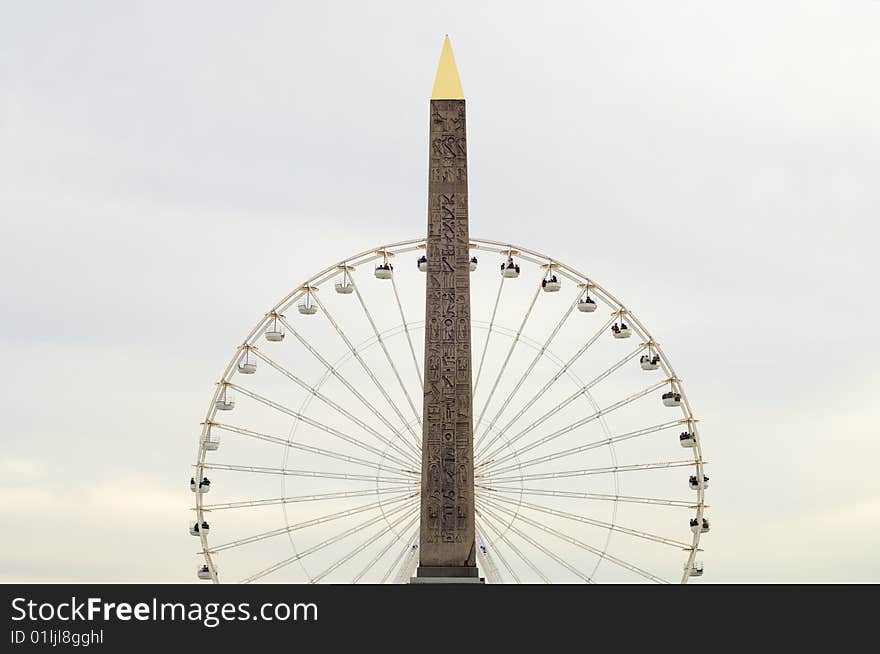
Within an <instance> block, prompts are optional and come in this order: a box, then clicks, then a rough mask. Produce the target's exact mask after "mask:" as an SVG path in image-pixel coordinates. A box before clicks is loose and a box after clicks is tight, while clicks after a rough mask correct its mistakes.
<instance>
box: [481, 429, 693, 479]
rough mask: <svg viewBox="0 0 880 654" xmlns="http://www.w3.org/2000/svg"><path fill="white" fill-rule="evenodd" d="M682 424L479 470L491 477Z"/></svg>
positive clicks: (621, 435) (643, 430)
mask: <svg viewBox="0 0 880 654" xmlns="http://www.w3.org/2000/svg"><path fill="white" fill-rule="evenodd" d="M680 424H682V421H681V420H673V421H671V422H664V423H661V424H659V425H654V426H652V427H645V428H644V429H637V430H635V431H630V432H627V433H625V434H618V435H617V436H610V437H608V438H603V439H602V440H598V441H593V442H591V443H585V444H584V445H578V446H577V447H570V448H567V449H564V450H559V451H558V452H553V453H552V454H546V455H544V456H539V457H536V458H534V459H529V460H527V461H518V462H517V463H515V464H512V465H509V466H504V467H501V468H495V467H493V466H492V464H491V463H488V462H487V463H486V464H485V465H484V466H483V467H482V468H481V472H483V473H485V474H486V476H487V477H491V475H500V474H504V473H506V472H509V471H511V470H523V469H524V468H529V467H532V466H536V465H539V464H541V463H547V462H549V461H557V460H559V459H563V458H565V457H569V456H574V455H575V454H581V453H583V452H587V451H589V450H594V449H597V448H600V447H604V446H606V445H611V444H613V443H619V442H621V441H626V440H629V439H631V438H638V437H639V436H647V435H649V434H655V433H657V432H661V431H664V430H666V429H672V428H673V427H677V426H678V425H680Z"/></svg>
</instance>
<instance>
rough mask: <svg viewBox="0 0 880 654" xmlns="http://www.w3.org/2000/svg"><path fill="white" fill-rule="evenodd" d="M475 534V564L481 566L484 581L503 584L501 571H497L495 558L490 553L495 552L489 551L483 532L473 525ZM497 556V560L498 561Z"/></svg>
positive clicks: (493, 550) (493, 549)
mask: <svg viewBox="0 0 880 654" xmlns="http://www.w3.org/2000/svg"><path fill="white" fill-rule="evenodd" d="M475 533H476V540H477V563H478V564H480V565H481V567H482V569H483V570H484V572H485V575H486V581H488V582H489V583H490V584H501V583H504V578H503V577H502V576H501V571H500V570H499V569H498V566H497V565H496V564H495V557H494V555H493V554H492V552H495V548H494V547H493V548H492V552H490V551H489V548H490V547H491V546H490V545H489V542H488V541H487V540H486V537H485V535H484V534H483V530H482V529H480V527H478V526H476V525H475ZM496 554H497V552H496ZM500 558H501V557H500V555H499V559H500Z"/></svg>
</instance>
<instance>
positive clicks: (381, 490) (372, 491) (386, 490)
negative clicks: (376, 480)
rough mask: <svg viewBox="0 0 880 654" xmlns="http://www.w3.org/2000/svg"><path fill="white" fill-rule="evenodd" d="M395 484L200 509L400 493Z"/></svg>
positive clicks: (222, 504)
mask: <svg viewBox="0 0 880 654" xmlns="http://www.w3.org/2000/svg"><path fill="white" fill-rule="evenodd" d="M400 492H401V488H400V486H399V485H397V486H380V487H377V488H368V489H366V490H357V491H336V492H333V493H314V494H311V495H291V496H287V497H272V498H266V499H259V500H241V501H238V502H222V503H219V504H203V505H202V511H221V510H223V509H250V508H253V507H258V506H275V505H278V504H298V503H301V502H320V501H324V500H338V499H345V498H351V497H366V496H369V495H388V494H390V493H400Z"/></svg>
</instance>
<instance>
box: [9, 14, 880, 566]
mask: <svg viewBox="0 0 880 654" xmlns="http://www.w3.org/2000/svg"><path fill="white" fill-rule="evenodd" d="M445 33H449V34H450V35H451V37H452V39H453V46H454V49H455V53H456V57H457V59H458V64H459V69H460V71H461V75H462V81H463V84H464V88H465V93H466V95H467V98H468V130H469V134H468V138H469V162H470V185H471V188H470V192H471V198H470V203H471V205H470V206H471V225H472V227H471V233H472V234H473V235H475V236H482V237H486V238H497V239H501V240H506V241H510V242H513V243H522V244H524V245H528V246H531V247H533V248H535V249H537V250H540V251H543V252H547V253H550V254H551V255H552V256H555V257H556V258H558V259H560V260H562V261H565V262H568V263H571V264H572V265H574V266H575V267H577V268H580V269H581V270H584V271H586V272H588V274H592V275H594V276H595V277H596V278H597V279H598V280H600V281H601V282H602V283H604V284H605V285H606V286H607V287H608V288H610V289H612V290H613V291H614V292H615V293H616V294H617V295H618V296H619V297H621V298H623V299H624V300H625V301H626V303H627V304H628V306H630V307H631V308H633V309H634V310H635V311H636V312H637V313H638V314H639V315H640V316H641V317H642V319H643V320H644V321H645V322H646V323H647V324H649V325H650V328H651V329H652V331H653V332H654V334H655V336H657V337H658V339H659V340H661V342H662V343H663V345H664V347H665V349H666V351H667V353H669V354H670V356H671V357H672V358H673V360H674V362H675V367H676V369H677V371H678V372H679V374H680V375H681V376H682V377H683V378H684V380H685V382H686V384H687V388H688V392H689V397H690V399H691V402H692V403H693V404H694V406H695V408H696V411H697V413H698V415H699V417H700V418H701V420H702V422H701V425H702V429H703V432H704V448H705V454H706V458H707V459H708V460H709V461H710V462H711V473H712V482H713V486H712V488H711V492H710V494H709V502H710V504H711V505H712V517H713V533H712V534H711V536H710V537H707V540H706V541H705V546H706V552H705V554H704V555H703V557H702V558H703V559H704V560H705V562H706V569H707V573H706V577H705V579H706V580H707V581H709V580H710V581H730V582H737V581H758V580H766V581H875V582H876V581H880V555H878V552H880V491H878V489H877V484H876V475H877V463H876V462H877V460H878V458H880V434H878V428H877V425H878V424H880V406H878V402H877V398H878V396H880V373H878V370H877V366H876V363H875V355H874V354H873V352H874V349H875V348H874V347H873V345H872V344H871V329H872V327H871V326H872V325H873V324H874V323H875V322H876V321H877V319H878V317H880V315H878V314H880V311H878V308H877V304H876V302H875V301H874V298H875V295H876V289H877V279H878V278H880V264H878V262H877V261H878V259H877V243H878V242H880V227H878V221H877V217H878V213H880V186H878V170H880V119H878V116H880V76H878V75H877V70H878V65H880V39H878V38H877V34H878V33H880V2H873V1H869V0H847V1H836V2H832V1H831V0H827V1H824V2H823V1H806V0H804V1H795V0H792V1H788V2H784V1H781V0H780V1H773V2H766V1H760V2H759V1H747V2H737V3H722V2H705V1H698V0H693V1H689V2H685V1H675V2H663V3H659V2H649V1H638V2H637V1H631V2H615V3H610V2H583V1H581V2H571V3H565V2H544V3H534V2H529V3H523V2H509V1H507V2H480V3H474V2H452V1H450V2H446V3H442V6H440V5H432V6H429V5H428V4H427V3H419V2H369V3H362V2H328V3H305V2H254V3H248V4H247V5H244V4H242V3H234V2H189V3H180V2H149V3H146V2H143V3H140V2H80V3H52V2H14V1H11V0H5V1H2V2H0V243H2V245H3V256H2V258H0V276H2V279H3V282H2V284H0V300H2V306H3V307H4V311H3V320H2V321H0V356H2V360H3V361H4V364H5V366H4V368H5V374H4V375H3V393H2V397H3V400H4V407H5V411H4V412H3V421H2V424H3V427H2V444H3V453H2V455H0V498H2V500H0V521H2V523H3V524H4V525H5V526H6V529H5V530H4V538H3V539H2V542H0V580H3V581H16V580H59V581H68V580H73V581H77V580H80V581H82V580H100V581H126V580H136V581H150V580H162V581H190V580H192V578H193V568H194V565H195V562H196V561H195V559H194V557H193V556H192V555H193V552H194V550H195V549H196V548H195V547H194V546H193V541H194V539H192V538H190V537H189V536H188V535H187V534H186V532H185V530H184V523H185V522H186V520H187V519H188V516H189V515H190V512H189V510H188V507H189V506H190V505H191V502H192V496H191V494H190V492H189V490H188V488H187V482H188V479H189V476H190V467H189V466H190V464H191V463H192V462H193V455H194V451H195V448H196V441H197V437H198V423H199V422H200V420H201V419H202V418H203V415H204V410H205V407H206V405H207V403H208V400H209V397H210V393H211V392H212V390H213V383H214V382H215V381H216V379H217V376H218V374H219V373H220V371H222V369H223V367H224V365H225V363H226V361H227V360H228V358H229V357H230V356H231V355H232V353H233V349H234V347H235V346H236V345H237V344H238V343H240V342H241V339H242V337H243V335H244V334H246V332H247V331H248V329H249V328H250V327H251V326H252V325H253V324H254V322H255V321H256V320H257V319H258V318H259V317H260V316H262V314H263V312H264V311H265V310H266V309H267V308H268V307H270V306H271V305H272V304H273V303H274V302H275V301H276V300H277V299H278V298H280V297H282V296H283V295H284V294H285V293H286V292H287V291H288V290H289V289H290V288H291V287H293V286H294V285H295V284H296V283H298V282H300V281H301V280H302V279H304V278H305V277H306V276H307V275H309V274H310V273H312V272H314V271H316V270H318V269H320V268H323V267H325V266H326V265H328V264H330V263H333V262H334V261H336V260H338V259H340V258H341V257H343V256H345V255H346V254H348V253H352V252H356V251H360V250H362V249H365V248H368V247H370V246H372V245H375V244H378V243H382V242H393V241H397V240H403V239H407V238H415V237H418V236H420V235H422V234H423V232H424V224H425V218H424V215H425V191H426V181H425V180H426V165H425V164H426V161H427V135H426V129H427V125H428V121H427V98H428V96H429V95H430V88H431V83H432V81H433V74H434V68H435V66H436V61H437V57H438V54H439V50H440V45H441V42H442V37H443V35H444V34H445Z"/></svg>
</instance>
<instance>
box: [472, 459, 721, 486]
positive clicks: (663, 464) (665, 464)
mask: <svg viewBox="0 0 880 654" xmlns="http://www.w3.org/2000/svg"><path fill="white" fill-rule="evenodd" d="M703 463H705V461H704V462H703ZM693 465H696V462H695V461H694V460H693V459H691V460H685V461H658V462H656V463H635V464H631V465H623V466H607V467H604V468H582V469H580V470H558V471H554V472H541V473H533V474H530V475H511V476H508V477H496V478H492V479H491V481H492V483H493V485H497V484H504V483H517V482H521V481H534V480H536V479H563V478H565V477H585V476H589V475H608V474H614V473H618V472H636V471H640V470H662V469H666V468H684V467H687V466H693ZM481 476H482V475H480V474H475V475H474V477H475V478H477V479H479V478H481Z"/></svg>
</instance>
